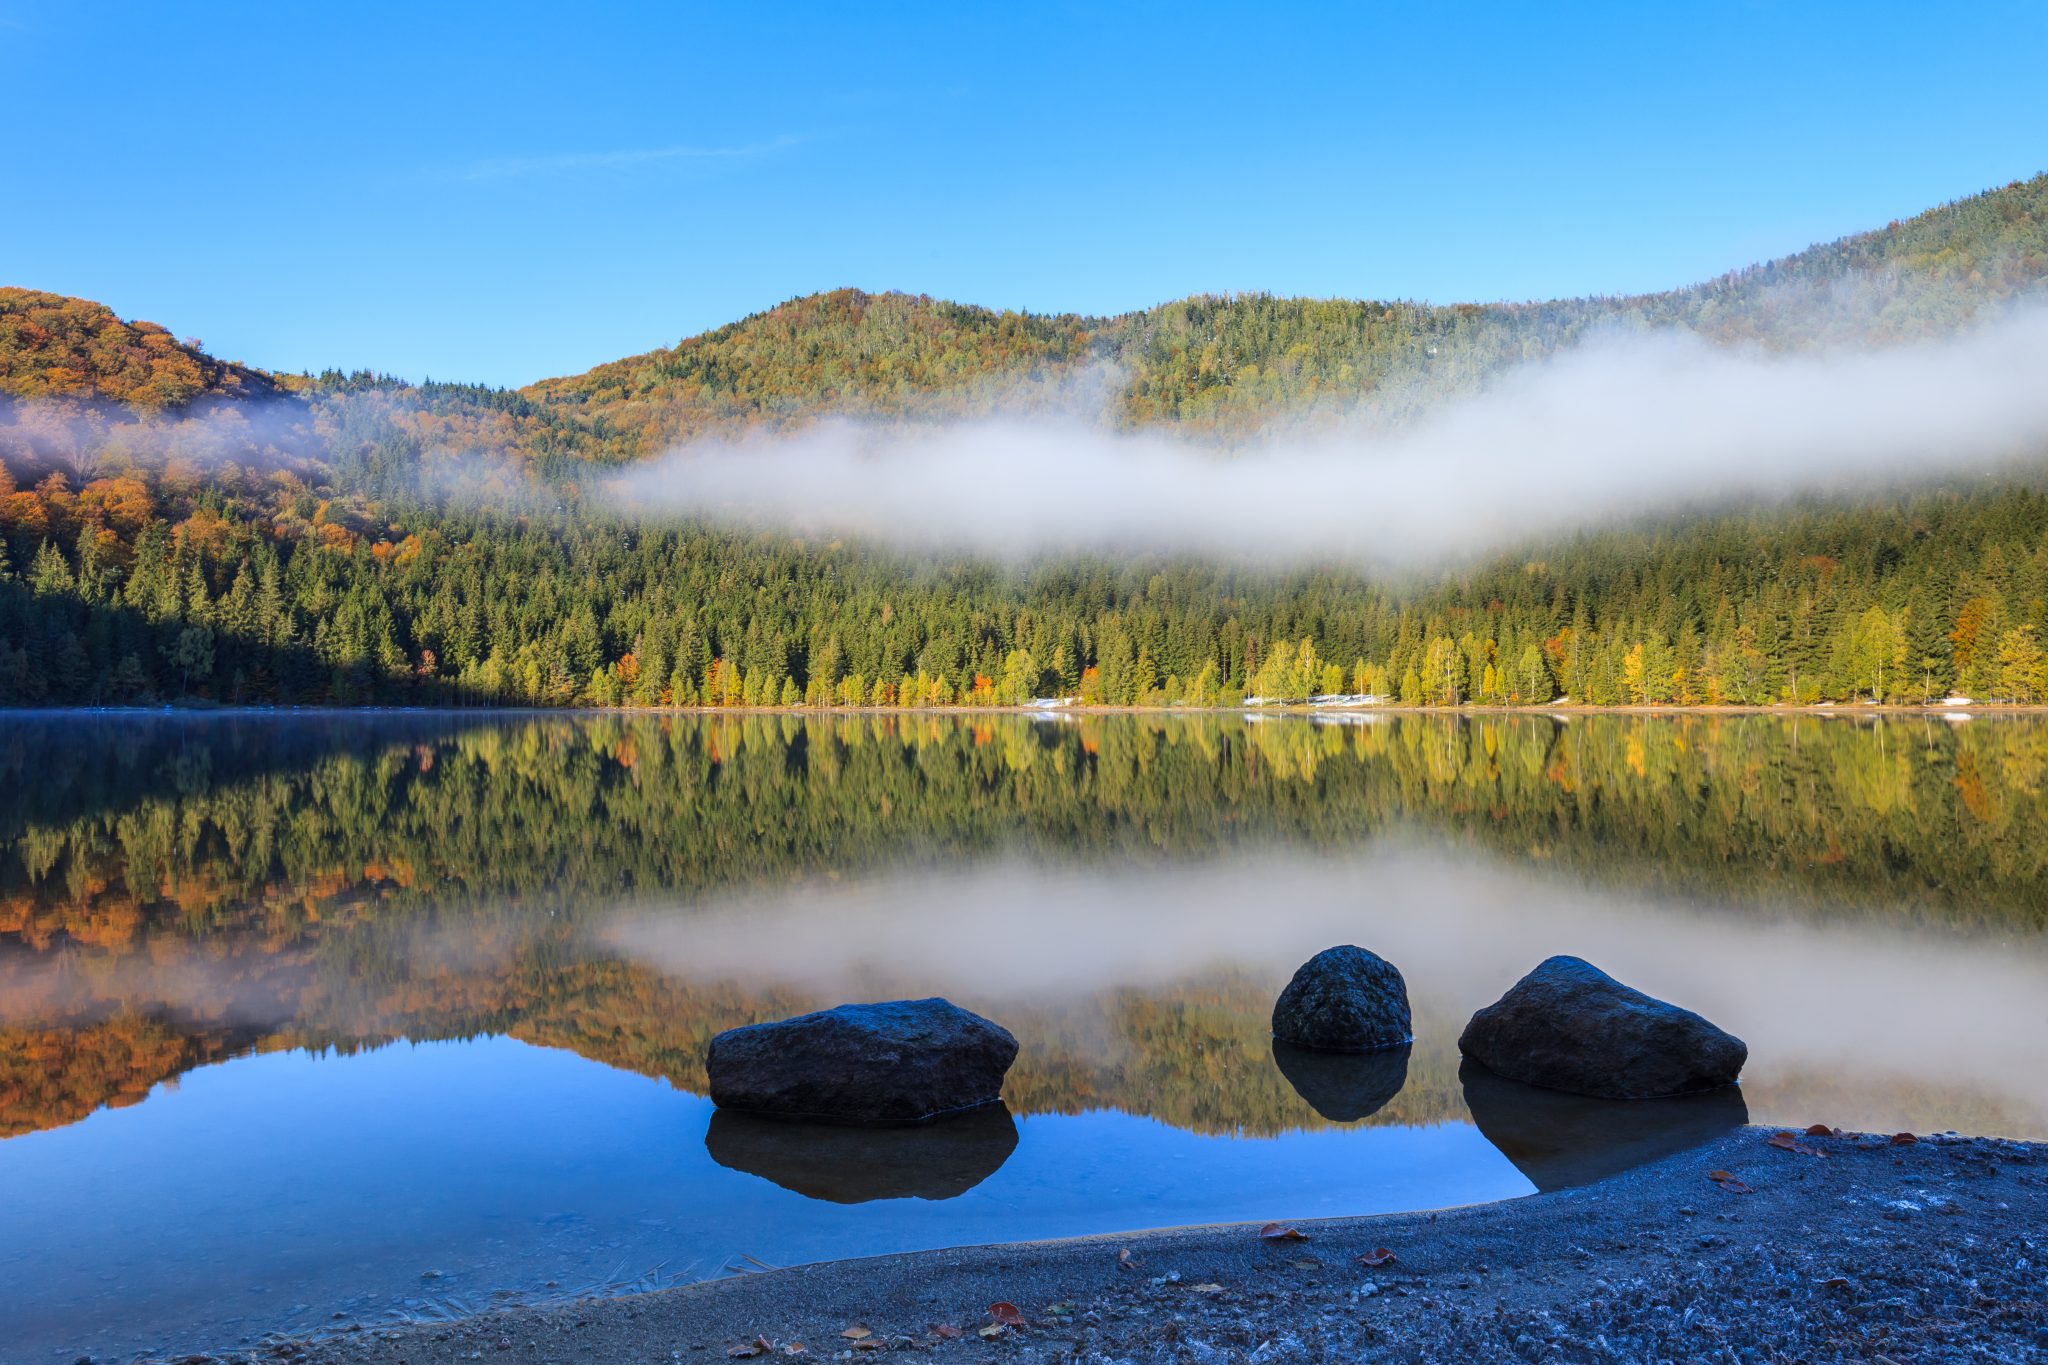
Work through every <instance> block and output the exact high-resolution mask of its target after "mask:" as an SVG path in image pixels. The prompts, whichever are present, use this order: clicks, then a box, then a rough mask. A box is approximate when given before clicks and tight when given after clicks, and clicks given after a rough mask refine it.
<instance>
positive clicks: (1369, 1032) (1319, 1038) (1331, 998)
mask: <svg viewBox="0 0 2048 1365" xmlns="http://www.w3.org/2000/svg"><path fill="white" fill-rule="evenodd" d="M1273 1036H1274V1037H1275V1038H1278V1039H1279V1040H1280V1041H1281V1042H1283V1043H1292V1044H1294V1045H1295V1046H1296V1047H1306V1048H1313V1049H1315V1050H1316V1051H1318V1052H1378V1051H1380V1050H1382V1049H1384V1048H1391V1047H1400V1046H1402V1045H1404V1044H1406V1043H1409V1042H1411V1041H1413V1039H1414V1029H1413V1024H1412V1023H1411V1015H1410V1013H1409V1010H1408V983H1407V982H1406V981H1404V980H1402V979H1401V969H1400V968H1398V967H1396V966H1395V965H1394V964H1393V963H1391V962H1389V961H1387V960H1386V959H1385V958H1383V957H1381V956H1380V955H1379V954H1377V953H1371V952H1367V951H1366V950H1365V949H1363V948H1359V947H1355V946H1353V945H1351V944H1345V945H1343V946H1341V947H1337V948H1326V949H1324V950H1323V951H1322V952H1320V953H1317V954H1316V955H1315V956H1314V957H1312V958H1310V959H1309V960H1308V961H1307V962H1304V963H1303V964H1302V965H1301V967H1300V969H1299V970H1297V971H1296V972H1295V973H1294V979H1293V980H1292V981H1289V982H1288V983H1287V989H1286V990H1284V991H1282V992H1280V998H1279V1000H1277V1001H1276V1002H1274V1005H1273Z"/></svg>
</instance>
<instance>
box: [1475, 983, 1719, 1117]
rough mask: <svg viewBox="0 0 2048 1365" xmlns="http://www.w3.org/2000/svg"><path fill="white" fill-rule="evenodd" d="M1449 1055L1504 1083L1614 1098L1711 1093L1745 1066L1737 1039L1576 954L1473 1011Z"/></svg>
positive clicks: (1633, 1098) (1631, 1098) (1638, 1098)
mask: <svg viewBox="0 0 2048 1365" xmlns="http://www.w3.org/2000/svg"><path fill="white" fill-rule="evenodd" d="M1458 1050H1459V1051H1460V1052H1462V1053H1464V1054H1465V1055H1466V1056H1467V1057H1470V1058H1471V1059H1472V1060H1473V1061H1475V1062H1478V1063H1479V1064H1480V1065H1481V1066H1483V1067H1485V1068H1486V1069H1487V1070H1489V1071H1491V1072H1494V1073H1495V1074H1496V1075H1501V1076H1506V1077H1507V1078H1508V1079H1509V1080H1515V1081H1524V1082H1527V1083H1528V1084H1530V1085H1540V1086H1546V1087H1548V1088H1549V1089H1552V1090H1565V1091H1569V1092H1570V1093H1572V1094H1575V1095H1596V1096H1599V1097H1601V1098H1603V1099H1614V1100H1640V1099H1659V1098H1663V1097H1665V1096H1669V1095H1691V1094H1696V1093H1698V1092H1700V1091H1703V1090H1713V1089H1715V1088H1717V1087H1719V1086H1724V1085H1727V1084H1729V1083H1730V1082H1732V1081H1733V1080H1734V1079H1735V1078H1736V1077H1737V1076H1738V1075H1740V1074H1741V1072H1742V1064H1743V1063H1744V1062H1745V1061H1747V1060H1749V1048H1748V1046H1747V1045H1746V1044H1745V1043H1744V1042H1743V1041H1742V1040H1741V1039H1740V1038H1737V1037H1735V1036H1734V1035H1733V1034H1731V1033H1727V1032H1724V1031H1723V1030H1721V1029H1718V1028H1716V1027H1714V1025H1712V1024H1710V1023H1708V1022H1707V1021H1706V1020H1705V1019H1702V1018H1701V1017H1700V1016H1699V1015H1697V1014H1694V1013H1693V1012H1692V1011H1691V1010H1688V1009H1680V1008H1679V1007H1678V1006H1676V1005H1672V1004H1667V1003H1665V1002H1664V1001H1662V1000H1658V999H1656V998H1655V997H1653V996H1648V995H1644V994H1643V993H1642V992H1641V991H1639V990H1634V989H1632V988H1630V987H1628V986H1624V985H1622V984H1621V983H1620V982H1619V981H1616V980H1615V979H1614V978H1613V977H1611V976H1609V975H1608V974H1607V973H1605V972H1603V971H1601V970H1600V969H1599V968H1598V967H1595V966H1593V965H1592V964H1591V963H1589V962H1585V961H1583V960H1581V959H1579V958H1576V957H1553V958H1550V959H1548V960H1547V961H1545V962H1543V963H1541V964H1540V965H1539V966H1538V967H1537V968H1536V970H1535V971H1533V972H1530V973H1529V974H1528V975H1527V976H1525V977H1523V978H1522V979H1521V980H1520V981H1517V982H1516V983H1515V984H1514V985H1513V986H1511V987H1510V988H1509V989H1508V993H1507V994H1506V995H1503V996H1502V997H1501V998H1500V999H1499V1000H1497V1001H1495V1002H1494V1003H1493V1004H1491V1005H1488V1006H1487V1007H1486V1008H1485V1009H1483V1010H1481V1011H1479V1013H1477V1014H1475V1015H1473V1016H1472V1022H1471V1023H1469V1024H1467V1025H1466V1026H1465V1032H1464V1034H1463V1035H1462V1036H1461V1037H1460V1038H1459V1039H1458Z"/></svg>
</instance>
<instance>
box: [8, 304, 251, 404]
mask: <svg viewBox="0 0 2048 1365" xmlns="http://www.w3.org/2000/svg"><path fill="white" fill-rule="evenodd" d="M271 387H272V386H271V383H270V381H269V379H268V378H267V377H266V376H264V375H261V374H259V373H257V372H256V371H254V370H251V369H249V368H247V367H246V366H243V365H235V364H230V363H227V362H225V361H220V360H216V359H214V358H213V357H212V356H210V355H208V354H206V352H204V351H203V350H201V349H200V348H199V343H198V342H197V341H179V340H178V339H176V338H175V337H173V336H172V335H171V334H170V332H169V331H168V330H167V329H165V328H163V327H160V326H158V325H157V324H156V323H154V322H123V321H122V320H121V319H120V318H118V317H116V316H115V315H114V312H113V310H112V309H110V308H108V307H107V306H106V305H104V304H99V303H92V302H90V301H88V300H86V299H73V298H66V297H65V296H63V295H62V294H45V293H42V292H40V291H38V290H34V289H12V288H0V395H6V396H8V397H13V398H29V399H52V398H55V399H97V400H107V401H112V402H117V403H125V404H130V405H133V406H134V407H137V408H142V409H159V408H174V407H179V406H182V405H184V404H187V403H191V402H193V401H195V400H197V399H202V398H220V399H232V398H255V397H260V396H264V395H267V394H268V393H269V392H270V391H271Z"/></svg>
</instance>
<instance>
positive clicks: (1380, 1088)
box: [1273, 1038, 1411, 1123]
mask: <svg viewBox="0 0 2048 1365" xmlns="http://www.w3.org/2000/svg"><path fill="white" fill-rule="evenodd" d="M1410 1051H1411V1049H1410V1048H1408V1047H1394V1048H1388V1049H1386V1050H1385V1051H1384V1052H1364V1053H1355V1052H1354V1053H1341V1052H1317V1051H1314V1050H1313V1049H1310V1048H1305V1047H1296V1046H1294V1045H1293V1044H1292V1043H1283V1042H1281V1041H1280V1040H1279V1039H1278V1038H1275V1039H1274V1040H1273V1064H1274V1065H1275V1066H1277V1067H1279V1068H1280V1074H1281V1075H1283V1076H1285V1077H1286V1078H1287V1083H1288V1084H1289V1085H1291V1086H1293V1087H1294V1092H1295V1093H1296V1094H1297V1095H1300V1096H1301V1097H1302V1098H1303V1099H1305V1100H1307V1101H1308V1104H1309V1108H1311V1109H1313V1110H1315V1111H1316V1112H1317V1113H1318V1114H1321V1115H1322V1116H1323V1117H1324V1118H1326V1119H1328V1120H1330V1121H1331V1122H1332V1123H1356V1122H1357V1121H1358V1120H1360V1119H1363V1118H1370V1117H1371V1116H1372V1115H1374V1114H1376V1113H1378V1112H1379V1111H1380V1110H1381V1109H1384V1108H1385V1107H1386V1106H1387V1103H1388V1102H1389V1101H1391V1100H1392V1099H1393V1098H1394V1096H1396V1095H1398V1094H1400V1093H1401V1087H1402V1086H1404V1085H1406V1084H1407V1083H1408V1054H1409V1052H1410Z"/></svg>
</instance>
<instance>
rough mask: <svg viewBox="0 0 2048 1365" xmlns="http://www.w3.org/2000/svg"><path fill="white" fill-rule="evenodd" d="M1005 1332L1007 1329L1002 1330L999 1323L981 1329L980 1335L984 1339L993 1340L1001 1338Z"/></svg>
mask: <svg viewBox="0 0 2048 1365" xmlns="http://www.w3.org/2000/svg"><path fill="white" fill-rule="evenodd" d="M1006 1330H1007V1329H1006V1328H1004V1326H1003V1325H1002V1324H1001V1323H999V1322H992V1323H990V1324H989V1325H988V1326H986V1327H984V1328H982V1329H981V1332H980V1335H981V1336H982V1337H984V1338H987V1339H990V1340H993V1339H994V1338H996V1337H999V1336H1001V1335H1002V1334H1003V1333H1004V1331H1006Z"/></svg>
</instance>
